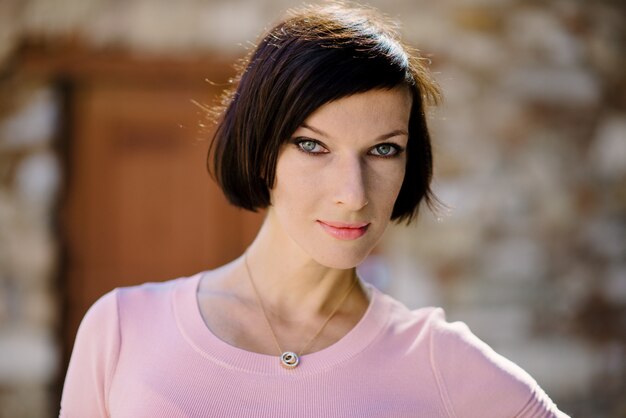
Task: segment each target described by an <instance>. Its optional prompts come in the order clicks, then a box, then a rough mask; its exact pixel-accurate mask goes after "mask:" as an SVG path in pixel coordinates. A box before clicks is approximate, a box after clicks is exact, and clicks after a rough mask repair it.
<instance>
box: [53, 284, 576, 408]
mask: <svg viewBox="0 0 626 418" xmlns="http://www.w3.org/2000/svg"><path fill="white" fill-rule="evenodd" d="M201 276H202V273H199V274H197V275H195V276H192V277H188V278H180V279H176V280H171V281H167V282H163V283H146V284H144V285H141V286H133V287H127V288H119V289H115V290H113V291H112V292H109V293H107V294H106V295H104V296H103V297H102V298H100V299H99V300H98V301H97V302H96V303H95V304H94V305H93V306H92V307H91V308H90V309H89V311H88V312H87V314H86V315H85V318H84V319H83V321H82V323H81V326H80V329H79V331H78V334H77V337H76V343H75V346H74V351H73V353H72V358H71V361H70V365H69V368H68V371H67V376H66V379H65V385H64V388H63V398H62V400H61V411H60V416H61V417H66V418H96V417H115V418H118V417H119V418H122V417H129V418H130V417H132V418H140V417H150V418H159V417H290V418H297V417H302V418H309V417H310V418H325V417H363V418H367V417H459V418H460V417H480V418H489V417H494V418H495V417H498V418H502V417H565V416H566V415H565V414H563V413H561V412H559V411H558V409H557V408H556V406H555V405H554V403H553V402H552V401H551V400H550V399H549V398H548V396H547V395H546V394H545V393H544V392H543V391H542V390H541V388H540V387H539V386H538V385H537V383H536V382H535V381H534V380H533V379H532V378H531V377H530V376H529V375H528V374H527V373H526V372H524V371H523V370H522V369H520V368H519V367H518V366H516V365H515V364H513V363H512V362H510V361H508V360H506V359H505V358H503V357H502V356H500V355H498V354H496V353H495V352H494V351H493V350H492V349H491V348H490V347H489V346H487V345H486V344H485V343H483V342H482V341H480V340H479V339H478V338H477V337H476V336H474V335H473V334H472V333H471V332H470V330H469V329H468V328H467V326H465V324H463V323H461V322H454V323H448V322H446V321H445V316H444V312H443V310H442V309H440V308H422V309H418V310H415V311H410V310H408V309H407V308H406V307H405V306H404V305H402V304H401V303H400V302H398V301H396V300H394V299H392V298H391V297H390V296H388V295H385V294H383V293H381V292H380V291H379V290H377V289H376V288H374V287H371V286H370V285H366V286H368V287H369V288H370V289H371V292H370V293H371V295H372V296H371V300H370V304H369V307H368V309H367V311H366V313H365V314H364V316H363V317H362V318H361V320H360V321H359V323H358V324H357V325H356V326H355V327H354V328H353V329H352V330H351V331H350V332H349V333H348V334H346V335H345V336H344V337H343V338H342V339H341V340H339V341H338V342H336V343H335V344H333V345H332V346H330V347H327V348H325V349H323V350H321V351H318V352H316V353H312V354H308V355H304V356H302V358H301V363H300V365H299V366H298V367H297V368H295V369H292V370H287V369H284V368H283V367H281V366H280V363H279V360H278V356H269V355H264V354H258V353H253V352H249V351H245V350H242V349H239V348H236V347H233V346H231V345H229V344H227V343H225V342H224V341H222V340H220V339H219V338H217V337H216V336H215V335H214V334H212V333H211V331H210V330H209V328H208V327H207V326H206V325H205V323H204V321H203V319H202V316H201V314H200V311H199V308H198V303H197V297H196V292H197V288H198V283H199V281H200V278H201Z"/></svg>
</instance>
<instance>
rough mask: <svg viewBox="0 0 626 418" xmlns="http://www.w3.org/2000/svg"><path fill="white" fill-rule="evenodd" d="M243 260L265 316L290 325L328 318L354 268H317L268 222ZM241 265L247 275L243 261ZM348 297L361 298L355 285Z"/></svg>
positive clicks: (347, 283) (319, 265)
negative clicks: (288, 320)
mask: <svg viewBox="0 0 626 418" xmlns="http://www.w3.org/2000/svg"><path fill="white" fill-rule="evenodd" d="M269 216H271V215H268V217H269ZM247 259H248V265H249V267H250V275H251V279H252V280H253V282H254V285H255V286H256V288H257V289H258V292H259V296H260V298H261V299H262V302H263V305H264V306H265V309H266V310H267V311H268V314H269V315H271V316H276V317H280V318H291V319H293V320H294V321H301V320H310V318H312V317H315V316H320V317H324V316H326V315H328V314H330V313H331V312H332V310H333V309H334V308H335V307H336V306H337V304H338V302H339V301H340V300H341V299H342V298H343V296H344V294H345V293H346V292H347V291H348V290H349V288H350V287H351V286H352V284H353V280H354V279H355V275H356V271H355V268H350V269H335V268H330V267H327V266H323V265H321V264H319V263H318V262H316V261H315V260H314V259H312V258H311V257H310V256H309V255H308V254H306V253H305V252H304V251H303V250H302V249H301V248H300V247H299V246H298V245H296V244H295V243H294V242H293V241H292V240H291V239H290V238H289V237H287V236H286V235H285V234H284V233H283V232H282V230H281V229H280V228H277V227H276V225H272V222H271V220H268V219H266V221H265V222H264V224H263V226H262V228H261V230H260V231H259V234H258V235H257V237H256V239H255V240H254V242H253V243H252V244H251V245H250V247H249V248H248V250H247ZM241 264H242V268H243V269H244V271H243V273H244V274H245V275H248V273H247V271H245V265H243V264H244V263H243V260H242V263H241ZM249 279H250V277H248V278H247V280H249ZM248 285H249V283H248ZM251 290H252V289H251ZM351 293H352V294H358V293H361V296H364V294H363V290H362V289H361V287H360V286H359V285H358V284H357V285H356V286H354V288H353V290H352V292H351ZM350 296H353V295H350ZM350 296H349V297H348V299H346V301H345V302H344V303H345V304H347V303H348V300H349V299H350Z"/></svg>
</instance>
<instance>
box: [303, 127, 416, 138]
mask: <svg viewBox="0 0 626 418" xmlns="http://www.w3.org/2000/svg"><path fill="white" fill-rule="evenodd" d="M301 126H302V127H303V128H306V129H309V130H311V131H313V132H315V133H316V134H318V135H322V136H325V137H326V138H330V137H331V136H330V135H328V134H327V133H326V132H324V131H322V130H321V129H317V128H314V127H313V126H310V125H307V124H306V123H302V125H301ZM399 135H407V136H408V135H409V133H408V132H407V131H405V130H404V129H396V130H395V131H391V132H389V133H386V134H383V135H380V136H379V137H378V138H376V139H375V141H384V140H385V139H389V138H392V137H394V136H399Z"/></svg>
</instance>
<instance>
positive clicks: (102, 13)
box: [0, 0, 626, 417]
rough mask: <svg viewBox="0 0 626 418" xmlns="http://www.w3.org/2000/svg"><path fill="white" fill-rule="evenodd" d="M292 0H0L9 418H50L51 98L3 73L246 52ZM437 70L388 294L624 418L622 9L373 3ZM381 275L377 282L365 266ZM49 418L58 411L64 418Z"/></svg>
mask: <svg viewBox="0 0 626 418" xmlns="http://www.w3.org/2000/svg"><path fill="white" fill-rule="evenodd" d="M297 4H298V2H292V1H287V0H282V1H281V0H273V1H264V2H259V1H252V0H248V1H241V0H240V1H225V0H219V1H217V0H215V1H200V0H185V1H179V2H176V3H173V2H170V1H164V0H128V1H125V2H119V1H112V0H109V1H106V0H87V1H85V0H57V1H54V2H50V1H46V0H25V1H18V0H5V1H3V2H0V417H37V416H49V415H50V412H49V411H50V410H52V411H54V410H55V408H56V401H57V399H56V398H55V396H54V395H53V394H52V392H50V390H49V389H50V386H51V384H52V382H53V381H54V378H55V376H56V375H57V374H63V373H64V371H63V370H59V366H58V364H59V355H58V351H59V348H58V336H57V335H56V327H57V325H58V323H57V321H58V319H57V317H58V313H59V312H60V309H61V307H60V301H59V299H58V297H57V296H56V290H55V289H54V286H53V283H54V278H55V275H56V274H57V273H58V268H57V262H58V259H57V247H56V245H57V242H56V236H55V231H54V229H53V225H54V223H53V217H54V208H55V203H56V201H57V199H58V190H59V184H62V182H63V180H62V179H63V167H62V165H61V162H60V159H59V157H58V155H57V154H56V153H55V142H56V141H58V140H59V138H58V135H59V123H60V122H59V121H60V119H59V114H60V112H61V110H62V108H61V105H60V103H61V100H62V99H61V98H60V97H59V96H58V94H57V93H56V88H55V86H53V85H49V84H47V83H45V82H43V81H41V80H39V81H38V80H29V79H25V78H24V77H21V76H20V74H16V73H14V72H12V71H11V65H10V64H11V57H12V55H13V53H14V52H15V51H16V48H17V47H18V46H19V44H20V42H21V41H22V40H23V39H26V38H29V39H33V38H35V39H40V40H47V41H50V42H54V40H55V39H78V40H80V41H81V42H84V43H86V44H87V45H89V46H90V47H92V48H94V49H98V48H120V49H130V50H133V51H137V52H140V53H144V54H166V55H185V54H197V53H202V51H206V50H225V51H229V52H234V53H235V54H238V53H241V54H243V53H244V52H245V50H246V48H248V47H249V44H248V42H249V41H253V40H255V39H256V37H257V34H258V33H259V31H261V30H262V29H263V28H264V27H265V26H266V25H268V24H270V23H271V22H273V21H275V20H276V19H277V18H278V17H279V15H280V11H282V10H284V9H285V8H287V7H291V6H294V5H297ZM370 4H372V5H374V6H377V7H380V8H381V9H382V10H384V11H385V12H386V13H387V14H389V15H390V16H391V17H395V18H398V20H399V21H400V22H401V24H402V32H403V33H404V34H405V39H406V40H407V41H408V42H409V43H411V44H413V45H414V46H416V47H418V48H419V49H420V50H421V51H422V52H423V53H424V54H426V55H427V56H429V58H431V60H432V63H433V64H432V68H433V70H434V71H436V78H437V79H438V80H439V81H440V83H441V85H442V87H443V90H444V94H445V102H444V104H443V105H442V106H441V107H439V108H437V109H434V110H433V111H432V114H431V124H432V130H433V138H434V142H435V158H436V162H435V166H436V176H435V182H434V189H435V192H436V193H437V195H438V196H439V197H440V199H441V200H442V201H443V202H444V203H445V204H446V205H447V208H444V209H442V210H440V211H439V212H438V213H437V214H432V213H429V212H428V211H426V210H424V211H423V212H422V216H421V219H420V221H419V222H418V223H417V224H415V225H412V226H410V227H400V226H398V227H394V228H392V229H391V230H390V231H389V233H388V234H387V236H386V239H385V242H384V246H383V249H382V252H381V254H380V255H379V256H378V258H374V257H373V258H372V260H370V264H371V265H372V266H373V267H374V269H375V270H376V271H378V272H379V274H378V276H377V278H376V280H377V284H378V285H379V286H380V287H382V288H383V289H384V290H387V291H389V292H390V293H392V294H394V295H395V296H397V297H398V298H399V299H401V300H403V301H404V302H405V303H407V305H409V306H411V307H418V306H424V305H441V306H444V307H445V309H446V311H447V314H448V318H449V319H450V320H463V321H465V322H467V323H468V324H469V325H470V327H471V328H472V330H473V331H474V332H475V333H476V334H477V335H478V336H479V337H480V338H482V339H483V340H485V341H486V342H488V343H489V344H490V345H492V346H493V347H494V348H495V349H496V350H497V351H499V352H500V353H502V354H504V355H505V356H507V357H509V358H510V359H512V360H513V361H515V362H516V363H518V364H520V365H521V366H522V367H524V368H525V369H526V370H528V371H529V372H530V373H531V374H532V375H533V376H534V377H535V378H536V379H537V380H538V382H539V383H540V384H541V385H542V386H543V387H544V388H545V389H546V391H547V392H548V393H549V394H550V395H551V396H552V397H553V399H554V400H555V401H556V402H557V403H558V404H559V405H560V406H561V407H562V408H563V409H564V410H565V411H566V412H568V413H570V414H572V415H573V416H594V417H612V416H615V417H617V416H626V401H625V400H624V397H623V394H624V393H626V384H625V383H624V382H626V360H625V359H626V335H625V334H626V331H625V330H626V222H625V221H626V219H625V218H626V210H625V209H626V207H625V206H626V75H625V74H626V73H625V72H624V71H623V68H626V65H625V64H626V62H625V61H626V54H625V52H626V48H625V44H626V29H625V28H626V22H625V21H626V17H625V16H626V13H625V12H626V7H625V6H624V3H623V2H619V1H617V0H616V1H610V0H600V1H595V2H585V1H583V0H553V1H550V2H541V1H532V0H527V1H516V0H500V1H494V0H471V1H467V0H465V1H462V0H447V1H426V0H419V1H417V0H413V1H410V0H395V1H392V2H383V1H382V0H377V1H371V2H370ZM369 271H372V269H370V270H369ZM53 415H54V414H53Z"/></svg>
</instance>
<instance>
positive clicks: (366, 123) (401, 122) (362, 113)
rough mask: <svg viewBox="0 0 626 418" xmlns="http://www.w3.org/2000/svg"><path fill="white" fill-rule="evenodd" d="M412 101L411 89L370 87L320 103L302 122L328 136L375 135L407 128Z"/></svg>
mask: <svg viewBox="0 0 626 418" xmlns="http://www.w3.org/2000/svg"><path fill="white" fill-rule="evenodd" d="M412 100H413V99H412V95H411V91H410V90H409V89H408V88H407V87H404V86H402V87H395V88H393V89H376V90H370V91H367V92H364V93H358V94H354V95H351V96H347V97H343V98H340V99H337V100H334V101H332V102H329V103H326V104H324V105H322V106H321V107H319V108H318V109H317V110H315V111H314V112H313V113H312V114H311V115H309V117H308V118H306V120H305V121H304V124H306V125H307V126H310V127H312V128H317V129H318V130H321V131H323V132H325V133H328V134H330V136H333V133H335V134H336V135H337V136H342V137H344V136H354V135H357V136H361V135H360V134H362V135H363V136H368V137H369V136H372V135H374V136H376V135H377V134H385V133H387V132H388V131H393V130H397V129H407V128H408V124H409V118H410V114H411V104H412ZM347 134H349V135H347Z"/></svg>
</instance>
